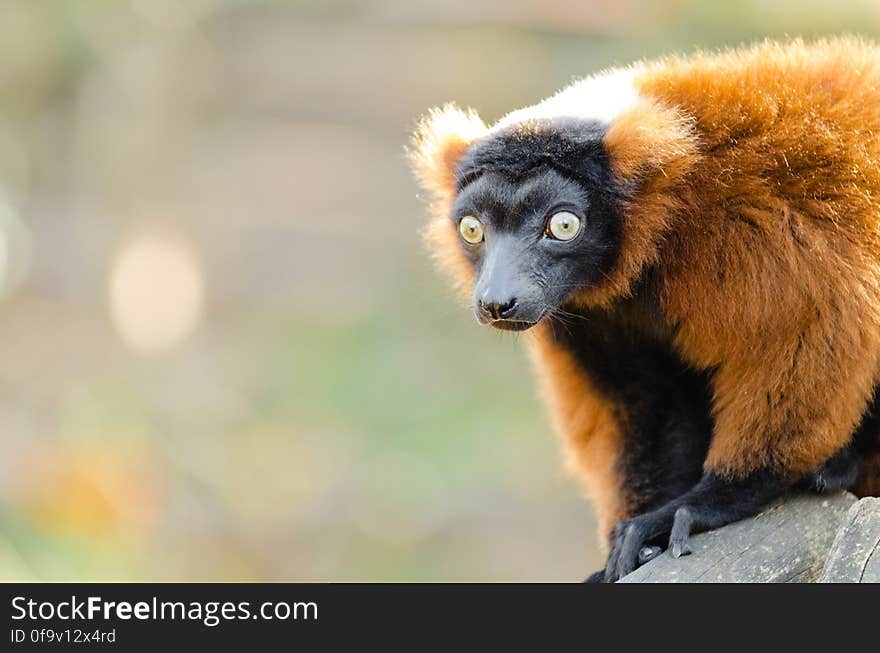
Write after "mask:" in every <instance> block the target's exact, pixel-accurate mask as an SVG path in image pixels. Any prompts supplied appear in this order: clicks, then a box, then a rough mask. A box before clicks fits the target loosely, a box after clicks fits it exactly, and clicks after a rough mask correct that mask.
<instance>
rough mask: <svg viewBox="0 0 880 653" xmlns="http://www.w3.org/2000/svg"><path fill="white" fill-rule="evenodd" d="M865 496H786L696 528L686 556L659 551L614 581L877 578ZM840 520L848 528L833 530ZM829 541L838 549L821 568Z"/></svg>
mask: <svg viewBox="0 0 880 653" xmlns="http://www.w3.org/2000/svg"><path fill="white" fill-rule="evenodd" d="M864 501H865V500H863V501H861V502H858V503H856V498H855V497H854V496H852V495H851V494H848V493H845V492H841V493H838V494H833V495H827V496H818V495H814V494H798V495H793V496H790V497H787V498H786V499H785V500H783V501H780V502H778V503H775V504H773V505H771V506H770V507H768V508H767V509H766V510H764V511H763V512H762V513H760V514H758V515H756V516H755V517H752V518H751V519H746V520H743V521H740V522H736V523H733V524H730V525H728V526H725V527H724V528H720V529H718V530H716V531H711V532H708V533H701V534H699V535H695V536H693V537H692V538H691V547H692V549H693V553H692V554H691V555H689V556H684V557H682V558H678V559H676V558H673V557H672V555H670V554H669V553H668V552H664V553H663V554H662V555H660V556H659V557H658V558H656V559H655V560H652V561H651V562H649V563H647V564H645V565H644V566H642V567H640V568H639V569H636V570H635V571H634V572H633V573H631V574H630V575H628V576H626V577H625V578H623V579H621V580H620V581H619V582H621V583H812V582H815V581H816V580H817V579H818V578H819V576H820V575H822V576H823V579H826V576H827V579H829V580H830V579H832V578H836V579H838V580H840V581H841V582H847V581H849V580H850V579H852V580H853V581H855V577H856V576H858V575H859V574H861V575H862V581H863V582H868V580H869V579H870V578H876V579H880V551H877V547H876V544H877V541H878V539H880V499H873V500H869V501H874V502H877V503H876V504H872V503H870V502H869V503H868V504H864ZM862 505H864V506H867V507H866V508H864V509H860V508H859V506H862ZM850 508H852V510H850ZM848 511H849V512H848ZM841 524H845V525H849V526H850V528H849V529H848V530H847V527H846V526H844V528H843V529H842V530H841V533H840V534H838V530H840V527H841ZM865 525H867V531H866V530H865V529H864V528H863V526H865ZM844 531H846V532H844ZM866 533H867V534H866ZM871 533H873V535H871ZM835 536H837V539H835ZM872 537H873V542H874V548H873V549H871V541H872V540H871V538H872ZM832 543H833V544H834V546H835V550H838V551H839V553H838V554H837V557H836V558H835V561H834V562H831V561H829V565H828V566H827V567H826V566H825V559H826V557H828V552H829V550H830V549H831V548H832ZM872 551H874V552H876V553H875V554H874V555H873V556H872V555H871V552H872ZM823 567H826V573H825V574H824V575H823ZM875 575H876V576H875ZM855 582H858V581H855Z"/></svg>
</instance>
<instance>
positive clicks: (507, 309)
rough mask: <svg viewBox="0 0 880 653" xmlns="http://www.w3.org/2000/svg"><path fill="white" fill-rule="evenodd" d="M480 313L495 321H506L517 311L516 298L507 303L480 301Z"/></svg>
mask: <svg viewBox="0 0 880 653" xmlns="http://www.w3.org/2000/svg"><path fill="white" fill-rule="evenodd" d="M479 305H480V312H481V313H482V314H483V315H484V316H486V317H487V318H491V319H493V320H506V319H508V318H510V317H511V316H512V315H513V313H514V311H515V310H516V297H511V298H510V299H508V300H507V301H506V302H495V301H486V300H484V299H481V300H480V303H479Z"/></svg>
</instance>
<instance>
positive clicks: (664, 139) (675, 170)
mask: <svg viewBox="0 0 880 653" xmlns="http://www.w3.org/2000/svg"><path fill="white" fill-rule="evenodd" d="M604 144H605V149H606V150H607V151H608V153H609V155H610V159H611V168H612V170H613V171H614V173H615V175H616V176H617V177H618V178H619V179H622V180H625V181H629V182H633V183H638V182H639V181H646V180H647V179H650V178H651V177H654V176H656V175H660V176H661V177H663V178H665V179H666V180H667V181H668V182H674V181H677V180H678V179H679V178H680V177H681V176H683V175H684V174H685V173H687V172H688V171H689V170H690V169H691V168H692V167H693V166H694V165H695V164H696V162H697V160H698V159H699V154H698V147H697V145H698V143H697V137H696V134H695V130H694V125H693V124H692V122H691V121H689V120H688V119H687V118H685V117H683V116H682V115H681V114H680V113H679V112H678V111H677V110H675V109H672V108H669V107H664V106H661V105H659V104H658V103H656V102H654V101H652V100H650V99H644V98H642V99H640V100H639V101H637V102H636V103H635V104H634V105H633V106H632V107H630V108H629V109H627V110H626V111H624V112H623V113H621V114H620V115H618V116H617V117H616V118H615V119H614V120H613V121H612V122H611V124H610V125H609V127H608V131H607V132H606V134H605V139H604Z"/></svg>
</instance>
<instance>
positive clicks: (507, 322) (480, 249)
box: [451, 165, 619, 331]
mask: <svg viewBox="0 0 880 653" xmlns="http://www.w3.org/2000/svg"><path fill="white" fill-rule="evenodd" d="M609 201H610V200H609V197H608V194H607V193H604V192H598V191H597V189H596V188H595V186H594V185H593V184H591V183H589V182H588V181H586V180H579V179H577V178H576V176H575V175H567V174H564V173H563V172H561V171H557V170H555V169H553V168H552V167H550V166H545V165H541V166H538V167H536V168H535V169H533V170H531V171H530V172H528V173H527V174H525V175H516V176H512V175H510V174H507V173H505V172H502V171H493V170H485V171H483V172H481V173H480V174H479V175H477V176H476V177H475V178H473V179H472V180H471V181H468V182H467V183H465V184H464V185H463V186H462V188H461V189H460V191H459V193H458V195H457V197H456V200H455V202H454V204H453V208H452V212H451V219H452V220H453V223H454V226H455V227H456V229H457V231H458V234H459V238H460V241H461V247H462V248H463V250H464V251H465V253H466V255H467V257H468V259H469V260H470V261H471V263H472V265H473V267H474V271H475V273H476V274H475V279H476V281H475V284H474V291H473V303H472V305H473V310H474V314H475V316H476V318H477V321H479V322H480V323H481V324H486V325H491V326H493V327H495V328H498V329H504V330H507V331H522V330H525V329H528V328H529V327H531V326H534V325H535V324H537V323H538V322H539V321H540V320H541V319H542V318H544V317H546V316H549V315H552V314H553V313H554V312H557V313H558V312H559V311H562V310H564V309H563V306H564V305H565V302H566V300H567V299H568V298H569V297H570V296H571V295H572V293H574V292H575V291H577V290H578V289H579V288H582V287H586V286H589V285H590V284H593V283H595V282H597V281H599V280H601V278H602V276H603V273H604V272H605V271H606V270H607V269H609V267H610V265H611V264H612V262H613V259H614V256H615V255H616V249H617V242H618V231H619V227H618V225H617V220H616V216H615V212H614V211H613V210H612V207H611V206H609Z"/></svg>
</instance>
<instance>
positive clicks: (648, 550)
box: [583, 546, 663, 583]
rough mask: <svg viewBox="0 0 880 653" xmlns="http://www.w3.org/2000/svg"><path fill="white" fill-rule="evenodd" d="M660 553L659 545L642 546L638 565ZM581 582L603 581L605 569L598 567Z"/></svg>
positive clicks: (661, 551) (661, 550)
mask: <svg viewBox="0 0 880 653" xmlns="http://www.w3.org/2000/svg"><path fill="white" fill-rule="evenodd" d="M661 553H663V549H661V548H660V547H659V546H643V547H642V548H641V549H640V550H639V558H638V563H639V566H642V565H643V564H645V563H646V562H650V561H651V560H653V559H654V558H656V557H657V556H658V555H660V554H661ZM583 582H584V583H604V582H605V570H604V569H600V570H599V571H597V572H594V573H592V574H590V575H589V576H587V577H586V578H585V579H584V581H583Z"/></svg>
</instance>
